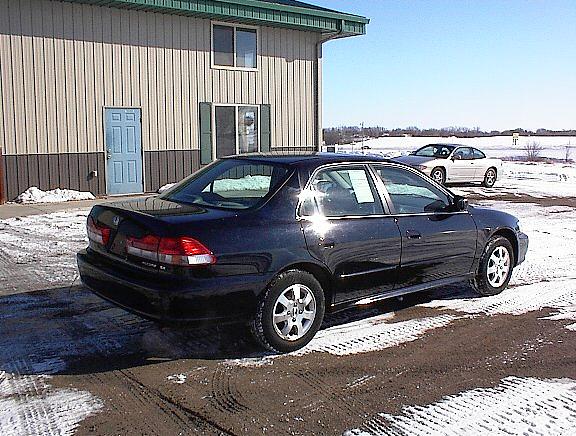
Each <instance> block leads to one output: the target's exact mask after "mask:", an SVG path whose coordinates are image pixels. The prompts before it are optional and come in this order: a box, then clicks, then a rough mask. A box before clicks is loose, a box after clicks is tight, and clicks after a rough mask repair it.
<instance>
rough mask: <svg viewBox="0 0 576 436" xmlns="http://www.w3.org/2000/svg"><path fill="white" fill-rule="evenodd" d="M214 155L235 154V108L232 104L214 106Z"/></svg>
mask: <svg viewBox="0 0 576 436" xmlns="http://www.w3.org/2000/svg"><path fill="white" fill-rule="evenodd" d="M214 112H215V114H214V115H215V121H216V157H217V158H219V157H223V156H230V155H232V154H236V118H235V112H236V108H235V107H234V106H216V107H215V108H214Z"/></svg>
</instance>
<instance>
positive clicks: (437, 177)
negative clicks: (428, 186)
mask: <svg viewBox="0 0 576 436" xmlns="http://www.w3.org/2000/svg"><path fill="white" fill-rule="evenodd" d="M430 177H431V178H432V180H434V181H435V182H436V183H439V184H440V185H443V184H444V183H446V172H445V171H444V168H440V167H436V168H434V169H433V170H432V172H430Z"/></svg>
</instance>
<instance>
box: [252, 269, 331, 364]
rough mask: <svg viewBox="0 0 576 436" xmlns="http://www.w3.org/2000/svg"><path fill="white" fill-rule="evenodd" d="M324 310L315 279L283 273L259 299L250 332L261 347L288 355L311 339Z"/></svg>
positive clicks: (299, 272)
mask: <svg viewBox="0 0 576 436" xmlns="http://www.w3.org/2000/svg"><path fill="white" fill-rule="evenodd" d="M324 310H325V302H324V292H323V291H322V287H321V286H320V283H318V280H316V278H315V277H314V276H313V275H312V274H310V273H307V272H304V271H300V270H290V271H285V272H283V273H281V274H279V275H278V277H276V279H275V280H274V281H273V282H272V283H271V284H270V285H269V286H268V288H267V289H266V290H265V291H264V293H263V295H262V296H261V298H260V300H259V303H258V308H257V311H256V316H255V317H254V319H253V320H252V322H251V323H250V330H251V332H252V335H253V336H254V338H255V339H256V341H257V342H258V343H259V344H260V345H262V346H263V347H264V348H266V349H268V350H270V351H275V352H282V353H288V352H291V351H295V350H298V349H299V348H302V347H304V346H305V345H306V344H307V343H308V342H310V341H311V340H312V338H313V337H314V335H315V334H316V332H317V331H318V330H319V329H320V325H321V324H322V319H323V318H324Z"/></svg>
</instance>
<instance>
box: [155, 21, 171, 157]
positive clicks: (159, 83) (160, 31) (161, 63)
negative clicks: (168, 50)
mask: <svg viewBox="0 0 576 436" xmlns="http://www.w3.org/2000/svg"><path fill="white" fill-rule="evenodd" d="M154 15H155V18H156V44H157V45H156V83H155V86H156V89H157V91H158V92H157V99H158V145H157V146H156V147H154V146H153V149H154V150H166V144H167V138H166V111H167V110H168V108H167V107H166V70H165V64H166V58H165V43H164V40H165V37H164V25H163V23H164V20H163V18H164V17H163V16H162V15H159V14H154Z"/></svg>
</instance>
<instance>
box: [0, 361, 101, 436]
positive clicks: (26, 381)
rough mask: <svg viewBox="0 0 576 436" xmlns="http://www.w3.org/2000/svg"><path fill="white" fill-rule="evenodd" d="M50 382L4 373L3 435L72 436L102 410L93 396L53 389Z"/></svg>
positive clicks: (0, 399)
mask: <svg viewBox="0 0 576 436" xmlns="http://www.w3.org/2000/svg"><path fill="white" fill-rule="evenodd" d="M49 379H50V377H49V376H45V375H18V374H12V373H8V372H5V371H0V434H2V435H4V436H16V435H23V434H27V435H28V434H29V435H36V434H38V435H40V434H54V435H72V434H73V433H74V430H75V429H76V428H77V427H78V425H79V424H80V422H82V421H83V420H84V419H86V418H87V417H88V416H90V415H92V414H94V413H96V412H98V411H99V410H100V409H102V407H103V404H102V402H101V401H100V400H99V399H98V398H96V397H94V396H93V395H92V394H90V393H89V392H83V391H78V390H75V389H53V388H52V387H51V386H50V385H49V384H48V383H47V381H48V380H49Z"/></svg>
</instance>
